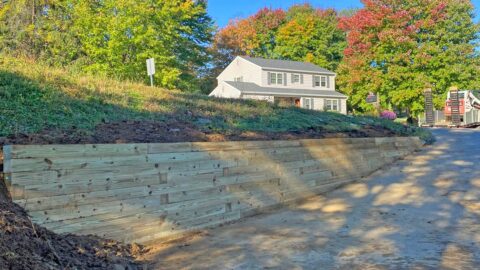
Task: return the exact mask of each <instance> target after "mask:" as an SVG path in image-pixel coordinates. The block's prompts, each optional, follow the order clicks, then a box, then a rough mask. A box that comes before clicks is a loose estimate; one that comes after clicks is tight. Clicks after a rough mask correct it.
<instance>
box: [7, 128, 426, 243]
mask: <svg viewBox="0 0 480 270" xmlns="http://www.w3.org/2000/svg"><path fill="white" fill-rule="evenodd" d="M421 145H422V142H421V141H420V140H419V139H418V138H413V137H410V138H359V139H319V140H296V141H255V142H205V143H204V142H201V143H160V144H98V145H25V146H23V145H12V146H5V147H4V155H5V173H6V182H7V186H8V189H9V191H10V193H11V195H12V198H13V200H14V202H16V203H18V204H19V205H21V206H23V207H24V208H25V209H27V211H28V213H29V214H30V215H31V217H32V219H33V221H34V222H36V223H38V224H41V225H43V226H45V227H47V228H49V229H51V230H53V231H55V232H58V233H63V232H65V233H67V232H68V233H77V234H97V235H100V236H104V237H109V238H113V239H117V240H121V241H126V242H133V241H134V242H139V243H144V242H150V241H153V240H156V239H160V238H168V237H174V236H178V235H181V234H184V233H186V232H191V231H194V230H198V229H202V228H207V227H213V226H216V225H219V224H222V223H226V222H229V221H234V220H238V219H240V218H242V217H245V216H250V215H254V214H257V213H259V212H262V211H266V210H269V209H272V208H275V207H279V206H284V205H286V204H289V203H292V202H295V201H298V200H300V199H304V198H307V197H310V196H313V195H315V194H319V193H322V192H327V191H329V190H332V189H335V188H336V187H338V186H340V185H342V184H345V183H348V182H351V181H355V180H359V179H360V178H361V177H364V176H366V175H369V174H370V173H372V172H373V171H375V170H377V169H379V168H380V167H382V166H384V165H386V164H388V163H391V162H393V161H394V160H395V159H398V158H400V157H403V156H405V155H407V154H408V153H410V152H412V151H413V150H415V149H416V148H419V147H420V146H421Z"/></svg>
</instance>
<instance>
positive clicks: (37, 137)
mask: <svg viewBox="0 0 480 270" xmlns="http://www.w3.org/2000/svg"><path fill="white" fill-rule="evenodd" d="M394 135H396V134H395V133H394V132H392V131H390V130H387V129H383V128H381V127H375V126H366V127H364V128H363V129H362V130H361V131H351V132H341V133H332V132H325V131H322V130H313V129H312V130H306V131H300V132H275V133H269V132H233V133H231V134H220V133H215V132H209V131H202V130H200V129H199V128H198V127H196V126H194V125H193V124H191V123H187V122H177V121H176V122H170V123H169V122H160V121H122V122H116V123H102V124H99V125H97V127H96V128H95V130H94V131H93V132H91V133H86V132H83V131H79V130H77V129H75V128H71V129H70V130H55V129H46V130H44V131H42V132H39V133H36V134H22V133H19V134H16V135H14V136H9V137H0V145H5V144H77V143H78V144H80V143H162V142H187V141H188V142H207V141H213V142H214V141H244V140H294V139H310V138H336V137H353V138H357V137H383V136H394Z"/></svg>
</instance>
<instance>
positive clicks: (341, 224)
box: [149, 130, 480, 269]
mask: <svg viewBox="0 0 480 270" xmlns="http://www.w3.org/2000/svg"><path fill="white" fill-rule="evenodd" d="M434 133H435V134H436V135H437V143H436V144H435V145H433V146H430V147H427V148H425V149H423V150H422V151H421V152H419V153H416V154H415V155H413V156H410V157H408V158H407V159H405V160H402V161H400V162H398V163H396V164H395V165H394V166H392V167H391V168H389V169H387V170H384V171H382V172H377V173H375V174H374V175H372V176H371V177H369V178H368V179H367V180H366V181H364V182H360V183H355V184H351V185H348V186H346V187H344V188H342V189H339V190H337V191H334V192H332V193H330V194H327V195H325V196H318V197H316V198H314V199H312V200H310V201H308V202H306V203H305V204H302V205H300V206H298V207H296V208H295V209H286V210H283V211H280V212H276V213H274V214H270V215H264V216H259V217H254V218H250V219H248V220H246V221H243V222H240V223H237V224H234V225H230V226H225V227H222V228H220V229H215V230H212V231H210V232H209V233H206V234H202V235H199V236H196V237H193V238H191V239H189V240H188V241H186V242H185V243H183V244H178V243H177V244H175V245H159V246H156V247H153V249H152V252H151V254H150V257H149V258H150V259H152V258H153V260H154V261H156V262H157V266H156V269H181V268H185V269H479V268H480V170H479V169H480V166H479V163H480V130H434Z"/></svg>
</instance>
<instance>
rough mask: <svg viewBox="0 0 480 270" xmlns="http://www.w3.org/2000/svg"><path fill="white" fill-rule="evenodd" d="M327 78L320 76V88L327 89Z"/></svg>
mask: <svg viewBox="0 0 480 270" xmlns="http://www.w3.org/2000/svg"><path fill="white" fill-rule="evenodd" d="M327 80H328V78H327V76H320V86H321V87H327Z"/></svg>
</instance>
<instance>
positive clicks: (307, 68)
mask: <svg viewBox="0 0 480 270" xmlns="http://www.w3.org/2000/svg"><path fill="white" fill-rule="evenodd" d="M240 57H241V58H243V59H245V60H247V61H249V62H251V63H253V64H255V65H257V66H260V67H262V68H265V69H274V70H290V71H300V72H302V71H303V72H313V73H324V74H332V75H335V72H332V71H330V70H327V69H324V68H321V67H319V66H317V65H314V64H312V63H307V62H298V61H289V60H277V59H264V58H255V57H249V56H240Z"/></svg>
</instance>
